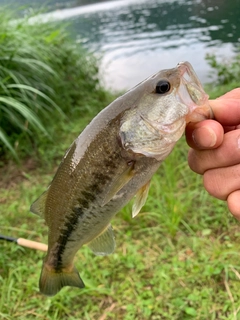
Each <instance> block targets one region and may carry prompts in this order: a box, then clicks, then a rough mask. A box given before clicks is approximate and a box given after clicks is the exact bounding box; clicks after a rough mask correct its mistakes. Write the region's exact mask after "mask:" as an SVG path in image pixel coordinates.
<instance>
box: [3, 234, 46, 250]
mask: <svg viewBox="0 0 240 320" xmlns="http://www.w3.org/2000/svg"><path fill="white" fill-rule="evenodd" d="M0 240H6V241H9V242H15V243H17V244H18V245H19V246H22V247H26V248H31V249H35V250H41V251H47V249H48V246H47V245H46V244H44V243H41V242H37V241H32V240H28V239H24V238H13V237H8V236H4V235H2V234H0Z"/></svg>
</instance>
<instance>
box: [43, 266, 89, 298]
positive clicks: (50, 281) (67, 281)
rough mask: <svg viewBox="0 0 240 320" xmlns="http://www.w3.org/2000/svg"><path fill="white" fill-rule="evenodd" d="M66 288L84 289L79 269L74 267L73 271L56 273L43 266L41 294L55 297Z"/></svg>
mask: <svg viewBox="0 0 240 320" xmlns="http://www.w3.org/2000/svg"><path fill="white" fill-rule="evenodd" d="M64 286H71V287H78V288H84V283H83V281H82V279H81V277H80V275H79V273H78V271H77V269H76V268H75V267H74V266H73V267H72V270H71V271H65V270H60V271H56V270H54V269H50V268H49V267H48V266H46V264H43V267H42V272H41V276H40V280H39V288H40V292H41V293H42V294H44V295H46V296H54V295H55V294H57V293H58V292H59V291H60V290H61V289H62V288H63V287H64Z"/></svg>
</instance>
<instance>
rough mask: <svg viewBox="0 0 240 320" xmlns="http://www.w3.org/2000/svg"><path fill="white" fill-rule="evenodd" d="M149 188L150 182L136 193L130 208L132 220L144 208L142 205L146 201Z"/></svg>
mask: <svg viewBox="0 0 240 320" xmlns="http://www.w3.org/2000/svg"><path fill="white" fill-rule="evenodd" d="M149 188H150V180H149V181H148V182H147V183H146V184H145V185H144V186H143V187H142V188H140V189H139V190H138V192H137V193H136V197H135V201H134V203H133V206H132V217H133V218H134V217H136V216H137V215H138V213H139V212H140V210H141V209H142V207H143V206H144V204H145V202H146V200H147V196H148V191H149Z"/></svg>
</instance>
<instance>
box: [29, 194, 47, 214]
mask: <svg viewBox="0 0 240 320" xmlns="http://www.w3.org/2000/svg"><path fill="white" fill-rule="evenodd" d="M47 195H48V191H47V190H46V191H45V192H43V194H42V195H41V196H40V197H39V198H38V199H37V200H36V201H34V202H33V204H32V205H31V207H30V211H31V212H32V213H35V214H37V215H39V216H41V217H43V216H44V212H45V203H46V199H47Z"/></svg>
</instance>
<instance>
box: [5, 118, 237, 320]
mask: <svg viewBox="0 0 240 320" xmlns="http://www.w3.org/2000/svg"><path fill="white" fill-rule="evenodd" d="M86 117H88V120H89V115H88V116H86ZM84 121H85V120H84V119H82V123H83V122H84ZM76 127H77V128H78V129H76ZM82 127H83V125H82ZM82 127H81V126H77V124H76V126H75V129H74V130H72V133H71V134H70V136H69V137H67V139H65V140H64V139H63V141H62V142H64V143H63V144H64V147H63V146H62V145H60V147H59V148H60V151H58V152H59V154H60V153H62V152H63V150H62V149H64V148H66V147H67V144H68V143H69V144H70V140H71V139H72V138H73V136H74V137H76V135H77V130H80V128H82ZM65 144H66V146H65ZM47 152H52V151H49V150H47V149H46V153H47ZM187 152H188V147H187V145H186V143H185V140H184V138H183V139H182V140H181V141H180V142H179V143H178V144H177V146H176V147H175V149H174V151H173V152H172V154H171V155H170V156H169V157H168V159H167V160H166V161H165V162H164V163H163V164H162V166H161V168H160V170H159V171H158V173H157V174H155V176H154V177H153V179H152V184H151V189H150V194H149V197H148V200H147V202H146V205H145V206H144V207H143V209H142V211H141V213H140V214H139V215H138V216H137V217H136V218H134V219H132V218H131V203H130V204H129V205H128V206H127V207H125V208H124V209H123V210H122V212H120V213H118V215H117V216H116V217H115V218H114V219H113V220H112V225H113V228H114V231H115V236H116V242H117V248H116V250H115V252H114V253H113V254H112V255H110V256H108V257H97V256H94V255H93V254H92V252H91V251H90V250H89V249H88V247H87V246H85V247H83V248H82V249H81V250H80V251H79V252H78V253H77V255H76V259H75V265H76V267H77V268H78V270H79V272H80V274H81V277H82V278H83V280H84V282H85V284H86V288H85V289H82V290H81V289H77V288H70V287H65V288H64V289H62V290H61V292H60V293H59V294H57V295H56V296H54V297H52V298H49V297H45V296H43V295H41V294H40V293H39V290H38V280H39V276H40V271H41V266H42V259H43V257H44V253H42V252H39V251H35V250H32V249H27V248H23V247H20V246H18V245H16V244H15V243H10V242H5V241H1V242H0V246H1V250H0V285H1V287H0V288H1V291H0V318H1V319H89V320H92V319H96V320H107V319H124V320H132V319H139V320H141V319H152V320H154V319H155V320H157V319H169V320H170V319H179V320H181V319H204V320H206V319H207V320H210V319H218V320H219V319H228V320H230V319H240V263H239V261H240V226H239V222H237V221H236V220H235V219H234V218H233V217H232V216H231V215H230V213H229V212H228V209H227V206H226V204H225V203H224V202H221V201H218V200H216V199H214V198H212V197H210V196H209V195H208V194H207V192H206V191H205V190H204V189H203V186H202V178H201V177H200V176H198V175H196V174H194V173H192V172H191V171H190V169H189V167H188V165H187V161H186V158H187ZM59 159H60V158H59ZM57 162H58V163H59V161H57ZM56 168H57V165H56V161H53V163H51V162H50V163H49V164H48V165H42V166H39V165H36V163H35V162H34V160H33V159H29V160H28V161H26V162H25V163H24V165H22V166H20V167H18V168H17V167H16V166H15V165H14V164H8V166H4V167H2V168H1V182H0V187H1V189H0V210H1V225H0V233H2V234H5V235H9V236H13V237H23V238H28V239H32V240H35V241H40V242H45V243H46V242H47V228H46V226H45V223H44V221H43V220H42V219H41V218H40V217H38V216H37V215H34V214H31V213H30V212H29V207H30V204H31V202H32V201H33V200H35V199H36V198H37V197H38V196H39V195H40V194H41V192H43V191H44V190H45V188H46V187H47V185H48V184H49V183H50V181H51V179H52V177H53V174H54V172H55V171H56Z"/></svg>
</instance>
